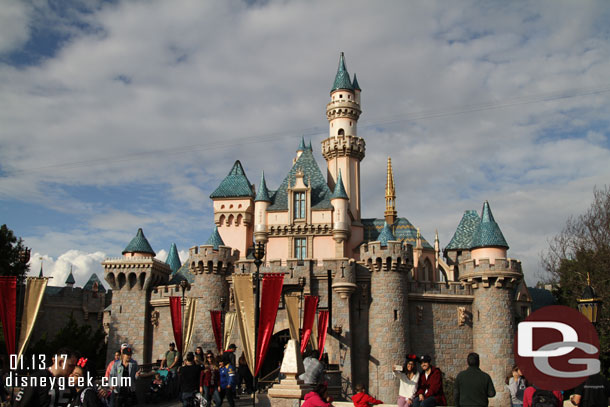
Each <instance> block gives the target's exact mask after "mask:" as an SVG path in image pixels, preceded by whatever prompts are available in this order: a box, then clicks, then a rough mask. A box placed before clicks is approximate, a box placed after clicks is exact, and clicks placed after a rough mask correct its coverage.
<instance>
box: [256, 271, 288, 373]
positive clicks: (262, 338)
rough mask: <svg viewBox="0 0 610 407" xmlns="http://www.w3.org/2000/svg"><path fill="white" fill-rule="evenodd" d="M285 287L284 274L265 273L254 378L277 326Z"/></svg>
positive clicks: (261, 364)
mask: <svg viewBox="0 0 610 407" xmlns="http://www.w3.org/2000/svg"><path fill="white" fill-rule="evenodd" d="M283 285H284V274H275V273H265V274H263V288H262V290H261V309H260V314H259V318H258V321H259V323H258V340H257V344H256V363H255V366H256V371H255V372H254V376H257V375H258V373H259V371H260V370H261V367H262V366H263V361H264V360H265V355H266V354H267V349H268V348H269V342H270V341H271V336H272V335H273V327H274V325H275V317H276V316H277V309H278V307H279V305H280V298H281V297H282V286H283Z"/></svg>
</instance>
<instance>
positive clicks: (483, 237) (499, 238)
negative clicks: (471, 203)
mask: <svg viewBox="0 0 610 407" xmlns="http://www.w3.org/2000/svg"><path fill="white" fill-rule="evenodd" d="M478 247H505V248H507V249H508V244H507V243H506V239H504V235H503V234H502V231H501V230H500V226H498V224H497V223H496V221H495V220H494V216H493V214H492V213H491V209H490V208H489V203H488V202H487V201H485V203H484V204H483V211H482V212H481V222H480V223H479V225H478V226H477V229H476V230H475V232H474V235H473V237H472V245H471V248H472V249H476V248H478Z"/></svg>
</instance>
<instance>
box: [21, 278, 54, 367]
mask: <svg viewBox="0 0 610 407" xmlns="http://www.w3.org/2000/svg"><path fill="white" fill-rule="evenodd" d="M48 281H49V280H48V279H46V278H38V277H28V279H27V287H26V289H25V301H24V307H23V314H22V315H21V333H20V334H19V344H20V345H19V353H18V356H17V360H19V358H20V357H21V355H23V352H24V351H25V349H26V348H27V346H28V342H29V341H30V336H32V330H33V329H34V325H35V324H36V318H37V317H38V310H39V309H40V304H41V303H42V297H44V290H45V288H46V287H47V282H48Z"/></svg>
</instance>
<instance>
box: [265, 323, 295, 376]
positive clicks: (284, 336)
mask: <svg viewBox="0 0 610 407" xmlns="http://www.w3.org/2000/svg"><path fill="white" fill-rule="evenodd" d="M289 339H290V331H289V330H288V329H284V330H282V331H279V332H278V333H276V334H274V335H273V336H272V337H271V341H270V342H269V348H268V349H267V356H266V357H265V361H264V362H263V366H262V367H261V371H260V376H259V377H261V378H264V377H265V376H267V375H269V377H268V378H267V379H266V380H272V379H274V378H276V377H277V376H278V374H279V369H278V367H280V366H281V364H282V360H283V359H284V348H285V347H286V344H287V343H288V340H289ZM274 370H277V372H274ZM272 372H274V373H273V374H271V373H272Z"/></svg>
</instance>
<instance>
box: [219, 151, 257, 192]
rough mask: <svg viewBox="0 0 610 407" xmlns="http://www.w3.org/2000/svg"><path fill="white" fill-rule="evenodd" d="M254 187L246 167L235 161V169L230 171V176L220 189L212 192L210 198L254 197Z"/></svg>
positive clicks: (224, 180)
mask: <svg viewBox="0 0 610 407" xmlns="http://www.w3.org/2000/svg"><path fill="white" fill-rule="evenodd" d="M253 195H254V193H253V192H252V186H251V184H250V181H249V180H248V177H247V176H246V172H245V171H244V167H242V165H241V162H240V161H239V160H237V161H235V164H233V168H231V171H229V175H227V176H226V177H225V179H223V180H222V182H221V183H220V185H219V186H218V188H216V189H215V190H214V192H212V194H211V195H210V198H212V199H214V198H237V197H252V196H253Z"/></svg>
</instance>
